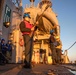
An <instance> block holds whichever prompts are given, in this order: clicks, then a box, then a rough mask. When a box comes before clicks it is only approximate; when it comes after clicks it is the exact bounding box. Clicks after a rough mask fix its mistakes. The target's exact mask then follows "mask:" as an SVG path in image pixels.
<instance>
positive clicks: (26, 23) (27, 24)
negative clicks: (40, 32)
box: [22, 21, 33, 35]
mask: <svg viewBox="0 0 76 75" xmlns="http://www.w3.org/2000/svg"><path fill="white" fill-rule="evenodd" d="M23 22H24V23H25V27H26V28H29V29H31V28H32V27H33V25H32V24H30V23H29V22H27V21H23ZM22 33H23V35H24V34H30V33H31V32H22Z"/></svg>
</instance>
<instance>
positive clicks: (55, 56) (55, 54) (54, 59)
mask: <svg viewBox="0 0 76 75" xmlns="http://www.w3.org/2000/svg"><path fill="white" fill-rule="evenodd" d="M49 41H50V49H51V51H52V61H53V64H56V62H57V53H56V48H55V46H56V45H55V43H56V40H55V37H54V30H51V31H50V38H49Z"/></svg>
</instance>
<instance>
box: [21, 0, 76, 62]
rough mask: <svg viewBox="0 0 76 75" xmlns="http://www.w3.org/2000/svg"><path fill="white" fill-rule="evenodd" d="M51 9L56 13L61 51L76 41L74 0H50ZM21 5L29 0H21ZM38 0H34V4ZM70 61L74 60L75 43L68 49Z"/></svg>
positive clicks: (75, 2) (75, 52) (75, 57)
mask: <svg viewBox="0 0 76 75" xmlns="http://www.w3.org/2000/svg"><path fill="white" fill-rule="evenodd" d="M51 1H52V9H53V11H54V12H55V13H56V14H57V15H58V17H57V18H58V22H59V25H60V38H61V41H62V45H63V46H62V50H63V53H64V51H65V50H66V49H68V48H69V47H70V46H71V45H72V44H73V43H74V42H75V41H76V31H75V30H76V0H51ZM22 2H23V7H25V5H26V4H30V0H22ZM38 2H40V0H35V5H37V3H38ZM68 57H69V59H70V61H75V60H76V44H75V45H74V46H73V47H72V48H71V49H69V50H68Z"/></svg>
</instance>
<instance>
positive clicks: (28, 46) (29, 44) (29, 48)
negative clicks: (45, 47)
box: [23, 34, 33, 64]
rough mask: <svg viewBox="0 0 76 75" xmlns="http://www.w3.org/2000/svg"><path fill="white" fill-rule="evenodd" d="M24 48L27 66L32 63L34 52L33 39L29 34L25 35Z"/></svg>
mask: <svg viewBox="0 0 76 75" xmlns="http://www.w3.org/2000/svg"><path fill="white" fill-rule="evenodd" d="M23 39H24V46H25V61H26V62H25V64H26V63H31V61H32V52H33V38H31V37H30V36H29V35H28V34H25V35H23Z"/></svg>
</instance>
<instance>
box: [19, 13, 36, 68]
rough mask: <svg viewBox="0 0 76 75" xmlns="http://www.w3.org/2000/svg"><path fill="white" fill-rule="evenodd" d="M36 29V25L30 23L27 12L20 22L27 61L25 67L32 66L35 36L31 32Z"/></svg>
mask: <svg viewBox="0 0 76 75" xmlns="http://www.w3.org/2000/svg"><path fill="white" fill-rule="evenodd" d="M34 30H35V26H33V25H32V24H31V23H30V15H29V14H28V13H25V14H24V15H23V21H22V22H21V23H20V31H21V32H22V35H23V39H24V46H25V61H24V68H31V67H32V64H31V62H32V51H33V36H32V37H31V36H30V34H31V32H33V31H34Z"/></svg>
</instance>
